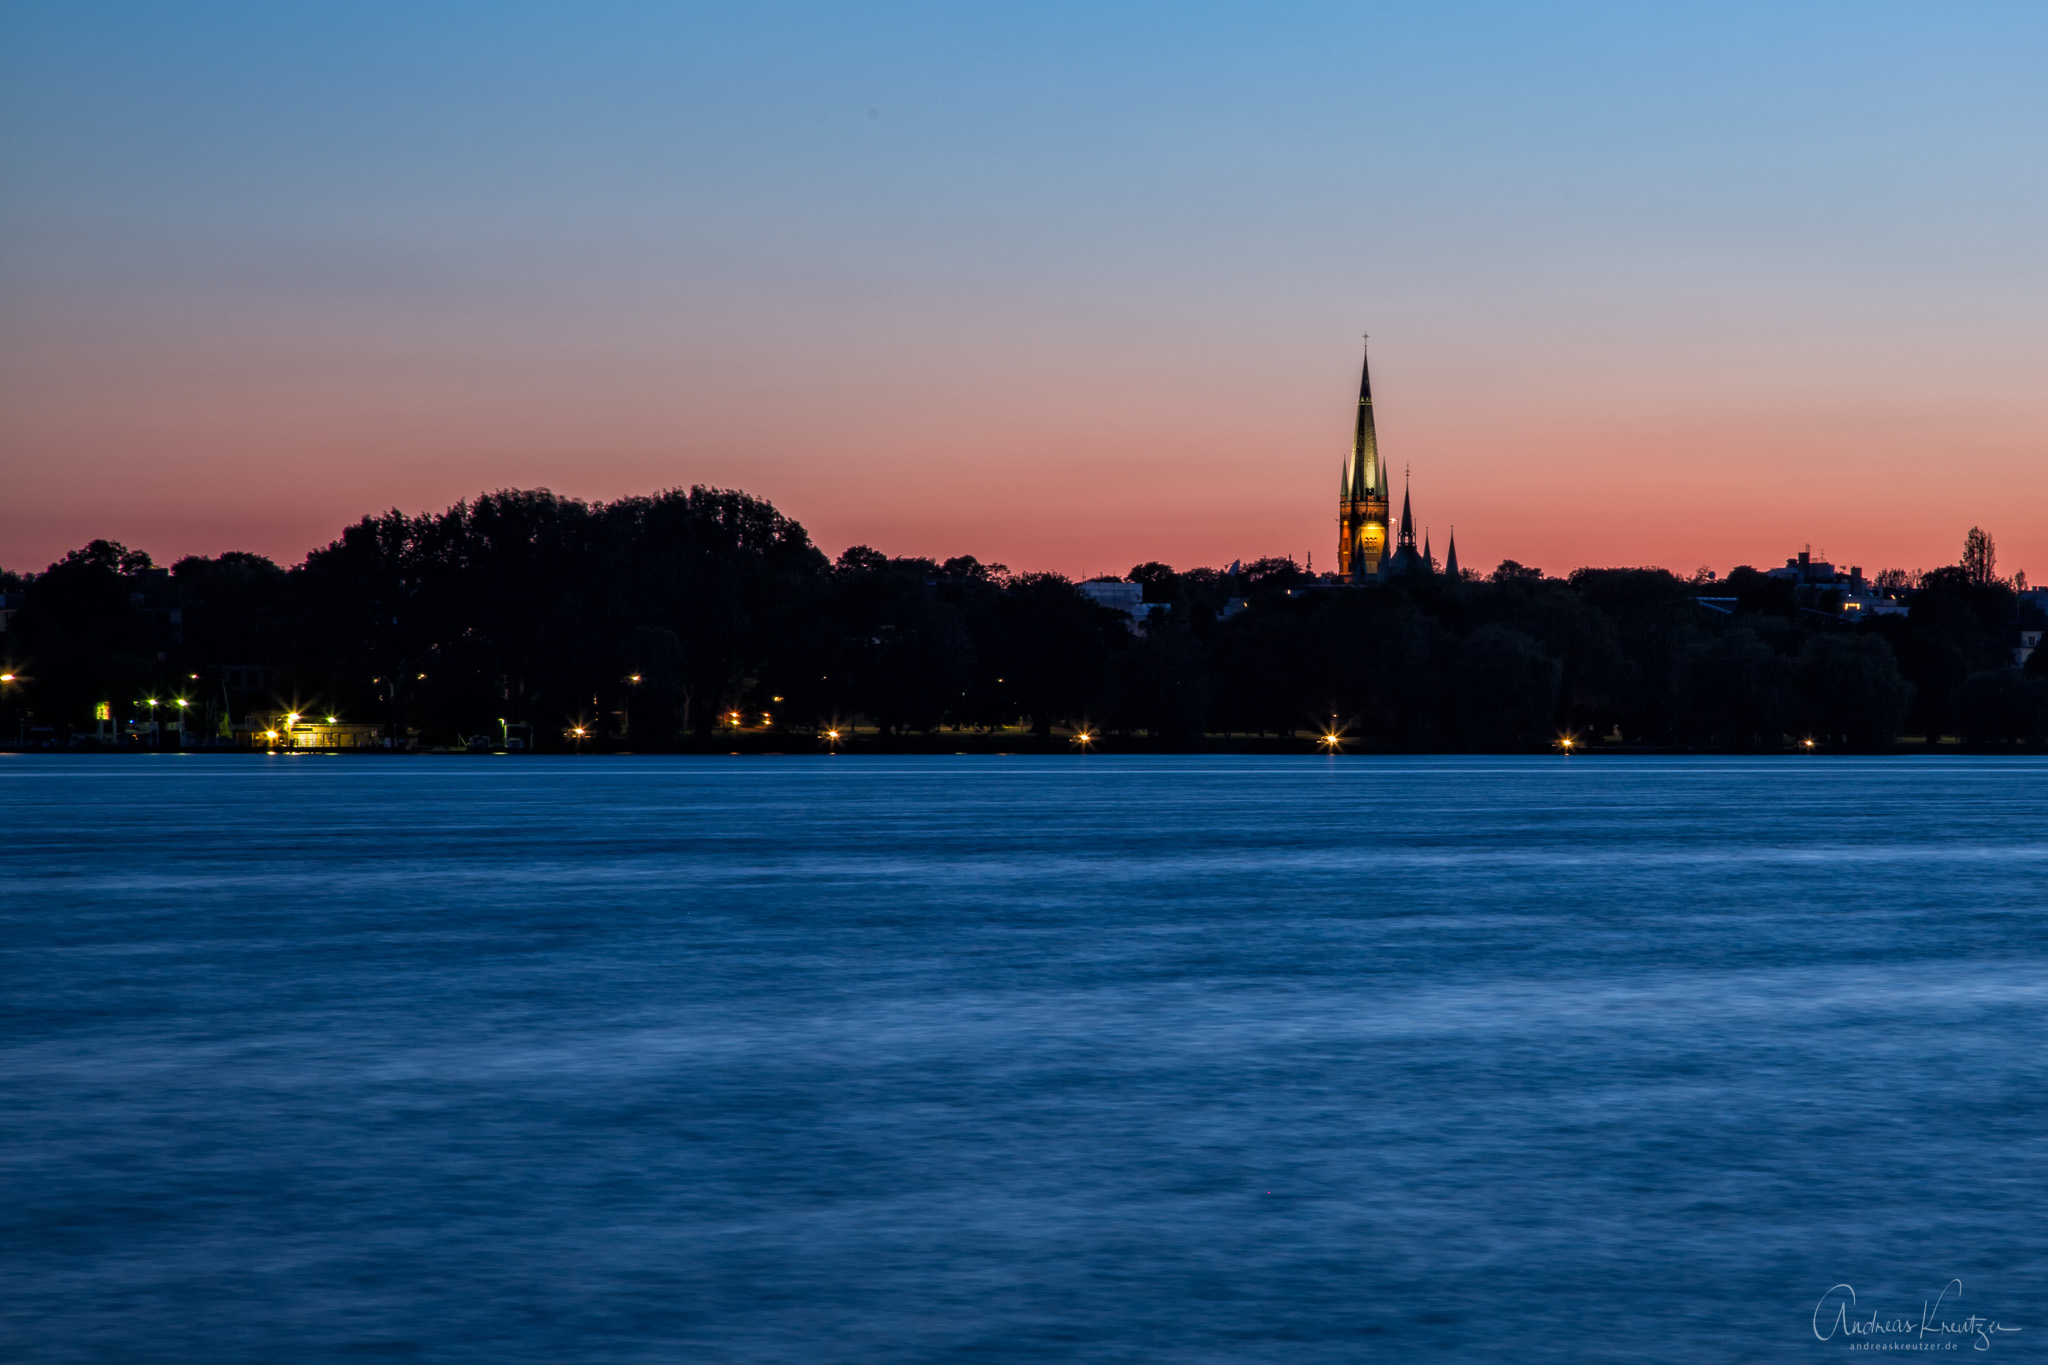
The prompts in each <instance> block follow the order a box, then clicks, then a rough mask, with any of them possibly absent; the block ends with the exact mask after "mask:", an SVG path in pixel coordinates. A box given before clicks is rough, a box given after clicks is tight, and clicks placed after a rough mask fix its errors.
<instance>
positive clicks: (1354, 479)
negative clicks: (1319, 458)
mask: <svg viewBox="0 0 2048 1365" xmlns="http://www.w3.org/2000/svg"><path fill="white" fill-rule="evenodd" d="M1345 475H1346V482H1347V483H1348V484H1349V487H1348V489H1347V491H1346V495H1347V496H1349V497H1354V498H1363V497H1367V496H1369V495H1371V493H1372V492H1373V490H1374V489H1376V488H1377V487H1378V486H1379V482H1380V479H1381V477H1382V475H1381V473H1380V440H1379V434H1378V433H1377V432H1376V431H1374V430H1373V424H1372V355H1371V352H1370V349H1368V350H1367V351H1366V353H1365V354H1364V355H1363V356H1362V357H1361V358H1360V360H1359V363H1358V425H1357V426H1356V427H1354V428H1353V429H1352V432H1351V463H1350V464H1349V465H1347V466H1346V467H1345Z"/></svg>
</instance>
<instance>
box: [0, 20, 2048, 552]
mask: <svg viewBox="0 0 2048 1365" xmlns="http://www.w3.org/2000/svg"><path fill="white" fill-rule="evenodd" d="M1366 332H1370V334H1371V346H1372V361H1373V391H1374V399H1375V406H1376V413H1377V417H1378V426H1379V436H1380V447H1381V451H1382V453H1383V456H1384V457H1385V458H1386V459H1387V460H1388V462H1389V463H1390V464H1391V465H1392V467H1393V468H1394V469H1395V471H1396V473H1397V476H1398V475H1399V474H1400V472H1401V471H1402V470H1404V469H1406V470H1410V471H1412V473H1411V474H1410V476H1409V477H1410V478H1412V489H1413V496H1414V505H1415V510H1416V514H1417V517H1418V519H1419V520H1420V521H1421V522H1423V523H1424V524H1426V525H1427V527H1428V528H1429V530H1430V533H1431V535H1432V538H1433V541H1434V544H1435V547H1436V548H1437V550H1438V552H1439V554H1441V552H1442V548H1443V541H1442V538H1443V537H1444V535H1445V534H1446V533H1447V532H1449V531H1450V529H1451V528H1452V527H1453V526H1455V527H1456V533H1457V541H1458V550H1459V554H1460V557H1461V559H1462V561H1463V562H1464V563H1465V565H1466V566H1468V567H1480V568H1489V567H1491V566H1492V565H1494V564H1495V563H1497V562H1499V561H1500V560H1502V559H1505V558H1512V559H1515V560H1518V561H1520V562H1522V563H1524V564H1534V565H1537V566H1540V567H1542V568H1545V569H1547V570H1549V571H1551V572H1553V573H1559V572H1564V571H1566V570H1569V569H1571V568H1573V567H1575V566H1578V565H1582V564H1590V565H1620V564H1656V565H1662V566H1664V567H1666V568H1671V569H1675V570H1679V571H1681V572H1690V571H1692V570H1693V569H1694V568H1695V567H1697V566H1702V565H1704V566H1710V567H1713V568H1715V569H1717V570H1719V571H1721V572H1724V573H1725V572H1726V571H1727V569H1728V568H1730V567H1732V566H1733V565H1735V564H1738V563H1750V564H1757V565H1765V566H1768V565H1773V564H1777V563H1782V562H1783V561H1784V560H1785V559H1786V558H1788V557H1789V556H1791V555H1793V554H1796V553H1797V552H1798V551H1799V550H1800V549H1802V548H1804V547H1806V546H1809V545H1810V546H1811V547H1812V548H1813V550H1814V552H1815V553H1816V554H1819V553H1822V552H1826V553H1827V554H1828V555H1829V556H1830V557H1832V558H1833V559H1834V560H1836V561H1837V562H1839V563H1843V564H1850V563H1853V564H1857V565H1860V566H1862V567H1863V568H1864V569H1865V570H1866V571H1873V570H1875V569H1877V568H1880V567H1887V566H1897V567H1904V568H1909V569H1910V568H1931V567H1934V566H1935V565H1938V564H1943V563H1950V562H1953V561H1954V560H1955V559H1956V558H1957V557H1958V554H1959V552H1960V548H1961V545H1962V540H1963V536H1964V533H1965V532H1966V531H1967V530H1968V529H1969V528H1970V527H1971V526H1973V525H1981V526H1982V527H1984V528H1985V529H1986V530H1988V531H1990V532H1991V533H1992V534H1993V535H1994V536H1995V537H1996V539H1997V543H1998V546H1999V568H2000V569H2001V570H2002V571H2004V572H2011V571H2012V570H2014V569H2025V570H2033V571H2034V574H2033V576H2034V578H2035V580H2036V581H2039V580H2040V579H2042V578H2048V7H2044V6H2041V5H2038V4H2014V5H1999V4H1978V3H1967V2H1961V0H1959V3H1954V4H1943V5H1936V4H1917V5H1899V4H1887V3H1882V2H1881V0H1859V2H1858V3H1853V4H1820V3H1815V4H1792V5H1787V4H1784V3H1782V0H1777V2H1776V3H1770V4H1757V5H1745V4H1739V3H1737V4H1731V3H1716V4H1712V5H1707V4H1692V5H1680V4H1671V5H1654V6H1645V5H1640V4H1616V5H1585V6H1578V5H1569V4H1558V5H1534V6H1532V5H1523V4H1513V5H1508V4H1503V5H1487V4H1461V3H1426V4H1425V3H1415V4H1402V5H1373V4H1357V3H1354V4H1341V5H1285V4H1272V5H1257V6H1246V5H1237V6H1208V5H1202V4H1195V3H1176V4H1171V5H1163V4H1162V5H1147V4H1110V5H1103V4H1099V3H1090V4H1063V3H1043V2H1038V3H1032V4H1028V5H1024V4H1019V5H1000V4H985V5H958V4H944V5H941V4H930V5H895V4H874V5H848V4H834V5H823V4H820V5H797V4H775V3H760V4H747V5H737V4H736V5H731V6H697V5H689V4H679V3H649V4H633V3H586V4H578V5H568V4H555V5H548V4H532V3H520V2H519V0H493V3H490V4H447V3H432V0H408V3H393V4H386V3H380V2H379V0H349V3H347V4H338V3H337V4H319V3H307V4H295V5H289V6H280V5H276V4H271V3H260V4H235V3H213V4H196V5H181V6H167V5H162V4H157V3H133V4H127V3H95V2H94V0H78V3H67V4H63V5H50V4H33V3H26V2H24V0H0V566H4V567H6V568H9V569H17V570H34V569H40V568H41V567H43V566H44V565H45V564H47V563H49V562H50V561H51V560H53V559H55V558H56V557H58V556H60V555H61V554H62V553H64V552H65V551H66V550H68V549H71V548H73V547H76V546H78V545H81V544H83V543H84V542H86V541H87V540H89V539H92V538H94V537H98V536H106V537H110V538H114V539H118V540H121V541H123V542H125V543H127V544H129V545H131V546H134V547H138V548H141V549H145V550H147V551H149V552H150V553H151V554H152V555H154V556H155V557H156V558H157V560H158V561H159V562H169V561H170V560H172V559H174V558H176V557H178V556H180V555H185V554H217V553H220V552H221V551H224V550H230V549H243V550H255V551H258V552H261V553H265V554H268V555H270V556H272V557H273V558H276V559H278V560H279V561H280V562H282V563H286V564H290V563H295V562H297V561H298V560H300V559H302V558H303V557H304V555H305V554H306V552H307V551H308V550H310V549H313V548H315V547H317V546H319V545H322V544H324V543H326V542H327V541H329V540H331V539H333V538H334V537H335V536H336V535H338V534H339V532H340V530H341V528H342V527H343V526H345V525H346V524H348V523H350V522H352V521H354V520H356V519H358V518H360V517H362V516H364V515H366V514H370V513H375V512H380V511H382V510H385V509H388V508H392V507H396V508H399V509H401V510H404V511H408V512H421V511H428V510H438V509H440V508H442V507H445V506H447V505H449V504H451V503H453V502H455V501H456V500H457V499H460V498H465V497H474V496H475V495H477V494H478V493H480V492H482V491H486V490H491V489H498V488H508V487H547V488H551V489H554V490H555V491H556V492H558V493H562V494H565V495H570V496H575V497H581V498H589V499H609V498H615V497H620V496H624V495H628V494H634V493H646V492H652V491H655V490H657V489H662V488H668V487H677V486H688V485H692V484H699V483H702V484H710V485H714V486H721V487H734V488H741V489H745V490H746V491H748V492H751V493H754V494H756V495H758V496H761V497H764V498H767V499H769V500H770V501H772V502H773V503H774V504H775V505H776V506H777V507H778V508H779V509H781V510H782V511H783V512H785V513H787V514H788V515H790V516H792V517H794V518H796V519H797V520H798V521H800V522H802V523H803V525H804V526H805V527H806V528H807V529H808V530H809V531H810V532H811V534H812V536H813V538H814V539H815V540H816V541H817V542H818V543H819V544H820V545H821V547H823V548H824V549H825V550H826V551H827V552H828V553H832V554H837V553H838V552H839V551H840V550H842V549H843V548H845V547H846V546H848V545H851V544H857V543H858V544H867V545H871V546H873V547H875V548H877V549H880V550H883V551H885V552H887V553H890V554H897V555H931V556H936V557H946V556H950V555H956V554H973V555H976V556H978V557H979V558H981V559H983V560H984V561H991V560H993V561H1000V562H1003V563H1005V564H1008V565H1009V566H1011V567H1012V568H1016V569H1034V570H1037V569H1050V570H1056V571H1059V572H1063V573H1067V574H1070V575H1074V576H1085V575H1089V574H1094V573H1098V572H1116V573H1120V572H1123V571H1125V570H1127V569H1128V568H1129V567H1130V566H1132V565H1133V564H1136V563H1139V562H1142V561H1146V560H1162V561H1165V562H1167V563H1170V564H1174V565H1176V566H1179V567H1183V568H1185V567H1190V566H1193V565H1197V564H1213V565H1221V564H1224V563H1227V562H1228V561H1229V560H1231V559H1235V558H1243V559H1250V558H1253V557H1255V556H1259V555H1269V554H1274V555H1291V556H1293V557H1294V558H1295V559H1296V560H1302V559H1304V558H1306V557H1307V556H1309V555H1311V554H1312V555H1313V557H1314V564H1315V567H1316V568H1318V569H1323V568H1328V567H1333V566H1334V560H1335V536H1336V506H1335V502H1336V494H1337V480H1338V474H1339V471H1340V468H1341V466H1342V464H1343V460H1344V457H1345V454H1346V453H1347V451H1348V448H1349V443H1350V436H1351V423H1352V416H1353V413H1354V411H1355V409H1354V403H1355V395H1356V386H1357V377H1358V353H1359V347H1360V344H1361V342H1360V336H1361V334H1362V333H1366ZM1399 491H1400V482H1399V478H1398V477H1397V480H1396V496H1397V497H1398V496H1399Z"/></svg>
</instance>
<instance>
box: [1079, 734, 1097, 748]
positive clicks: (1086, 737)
mask: <svg viewBox="0 0 2048 1365" xmlns="http://www.w3.org/2000/svg"><path fill="white" fill-rule="evenodd" d="M1094 742H1095V736H1093V735H1091V734H1089V733H1088V732H1087V731H1086V730H1076V731H1075V732H1074V743H1076V744H1078V745H1080V746H1081V747H1082V749H1084V750H1085V749H1087V747H1088V746H1089V745H1091V744H1093V743H1094Z"/></svg>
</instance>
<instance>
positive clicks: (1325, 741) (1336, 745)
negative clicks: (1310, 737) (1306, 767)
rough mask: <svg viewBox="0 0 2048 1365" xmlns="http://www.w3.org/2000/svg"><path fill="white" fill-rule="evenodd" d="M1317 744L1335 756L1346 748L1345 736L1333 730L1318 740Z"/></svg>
mask: <svg viewBox="0 0 2048 1365" xmlns="http://www.w3.org/2000/svg"><path fill="white" fill-rule="evenodd" d="M1316 743H1318V744H1320V745H1322V746H1323V748H1325V749H1326V750H1328V751H1329V752H1331V753H1333V754H1334V753H1336V752H1338V751H1339V750H1340V749H1342V748H1343V747H1344V736H1342V735H1340V734H1338V733H1337V732H1336V731H1335V730H1331V731H1329V732H1328V733H1326V734H1324V735H1323V736H1322V737H1321V738H1320V739H1318V740H1317V741H1316Z"/></svg>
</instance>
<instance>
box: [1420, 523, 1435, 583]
mask: <svg viewBox="0 0 2048 1365" xmlns="http://www.w3.org/2000/svg"><path fill="white" fill-rule="evenodd" d="M1422 562H1423V563H1424V564H1427V565H1428V566H1429V571H1430V572H1431V573H1435V572H1436V556H1435V555H1433V554H1431V553H1430V552H1429V528H1428V527H1427V526H1425V527H1423V528H1422Z"/></svg>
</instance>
